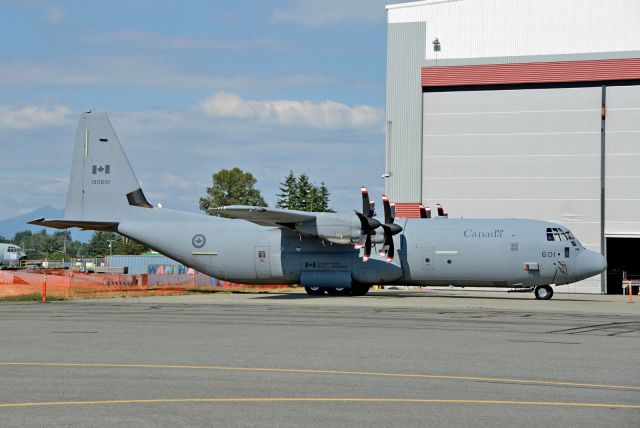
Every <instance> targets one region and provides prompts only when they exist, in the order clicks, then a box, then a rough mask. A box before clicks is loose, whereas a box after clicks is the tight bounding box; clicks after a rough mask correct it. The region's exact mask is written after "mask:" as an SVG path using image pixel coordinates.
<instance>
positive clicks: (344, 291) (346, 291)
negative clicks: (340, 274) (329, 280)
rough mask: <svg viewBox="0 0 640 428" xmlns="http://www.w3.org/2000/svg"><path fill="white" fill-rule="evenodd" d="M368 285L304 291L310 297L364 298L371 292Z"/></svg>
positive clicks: (316, 288)
mask: <svg viewBox="0 0 640 428" xmlns="http://www.w3.org/2000/svg"><path fill="white" fill-rule="evenodd" d="M369 288H371V287H370V286H368V285H354V286H352V287H351V288H346V287H337V288H336V287H326V288H323V287H304V290H305V291H306V292H307V294H308V295H310V296H322V295H324V294H325V293H327V294H328V295H330V296H364V295H365V294H367V293H368V292H369Z"/></svg>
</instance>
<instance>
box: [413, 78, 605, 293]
mask: <svg viewBox="0 0 640 428" xmlns="http://www.w3.org/2000/svg"><path fill="white" fill-rule="evenodd" d="M600 106H601V88H600V87H588V88H554V89H523V90H486V91H451V92H449V91H446V92H426V93H425V94H424V136H423V141H424V166H423V171H424V175H423V180H424V181H423V191H424V194H423V199H422V203H423V204H425V205H431V206H432V207H433V206H434V203H436V202H441V203H442V204H443V205H444V207H445V209H447V210H448V211H449V215H450V217H479V218H533V219H541V220H549V221H555V222H558V223H560V224H563V225H565V226H567V227H569V228H570V229H571V230H572V231H573V232H574V233H575V234H576V236H577V237H578V238H579V239H580V240H581V241H582V243H583V244H584V245H585V246H587V247H589V248H591V249H593V250H596V251H599V250H600V159H601V157H600ZM568 289H569V290H573V291H591V292H599V291H600V279H599V277H596V278H594V279H590V280H588V281H586V282H583V283H581V284H579V285H571V286H569V288H568Z"/></svg>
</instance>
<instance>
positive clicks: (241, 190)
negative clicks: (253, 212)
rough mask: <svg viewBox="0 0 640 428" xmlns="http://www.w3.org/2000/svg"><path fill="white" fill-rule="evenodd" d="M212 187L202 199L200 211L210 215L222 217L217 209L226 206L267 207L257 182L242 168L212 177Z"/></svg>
mask: <svg viewBox="0 0 640 428" xmlns="http://www.w3.org/2000/svg"><path fill="white" fill-rule="evenodd" d="M211 178H212V181H213V183H212V185H211V187H207V194H206V196H204V197H202V198H200V209H201V210H202V211H205V212H206V213H207V214H209V215H215V216H222V214H221V213H219V212H218V211H216V208H218V207H222V206H225V205H253V206H258V207H266V206H267V202H266V201H265V200H264V198H263V197H262V195H261V194H260V190H258V189H256V188H255V187H254V186H255V184H256V183H257V180H256V179H255V178H254V177H253V175H252V174H251V173H249V172H244V171H242V170H241V169H240V168H237V167H236V168H233V169H221V170H220V171H218V172H216V173H215V174H213V175H212V176H211Z"/></svg>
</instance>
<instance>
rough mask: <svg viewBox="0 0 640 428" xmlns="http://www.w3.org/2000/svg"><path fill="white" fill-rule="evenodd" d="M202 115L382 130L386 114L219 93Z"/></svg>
mask: <svg viewBox="0 0 640 428" xmlns="http://www.w3.org/2000/svg"><path fill="white" fill-rule="evenodd" d="M200 108H201V109H202V111H203V112H204V113H205V114H206V115H208V116H211V117H214V118H219V119H246V120H257V121H260V122H263V123H273V124H277V125H285V126H296V127H299V126H307V127H309V126H310V127H314V128H325V129H344V128H352V129H360V128H375V127H381V126H382V121H383V117H384V114H383V112H382V111H381V110H380V109H377V108H374V107H371V106H367V105H359V106H354V107H351V106H348V105H346V104H342V103H339V102H336V101H331V100H327V101H322V102H312V101H294V100H273V101H257V100H247V99H244V98H242V97H240V96H239V95H236V94H231V93H227V92H219V93H217V94H215V95H213V96H211V97H209V98H207V99H205V100H204V101H202V102H201V103H200Z"/></svg>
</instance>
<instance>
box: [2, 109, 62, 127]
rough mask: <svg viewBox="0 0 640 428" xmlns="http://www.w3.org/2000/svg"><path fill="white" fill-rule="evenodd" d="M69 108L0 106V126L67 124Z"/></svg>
mask: <svg viewBox="0 0 640 428" xmlns="http://www.w3.org/2000/svg"><path fill="white" fill-rule="evenodd" d="M70 119H71V110H69V108H68V107H65V106H63V105H55V106H28V107H15V106H7V105H4V106H0V128H9V129H32V128H40V127H45V126H60V125H67V124H69V123H70V122H69V121H70Z"/></svg>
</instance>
